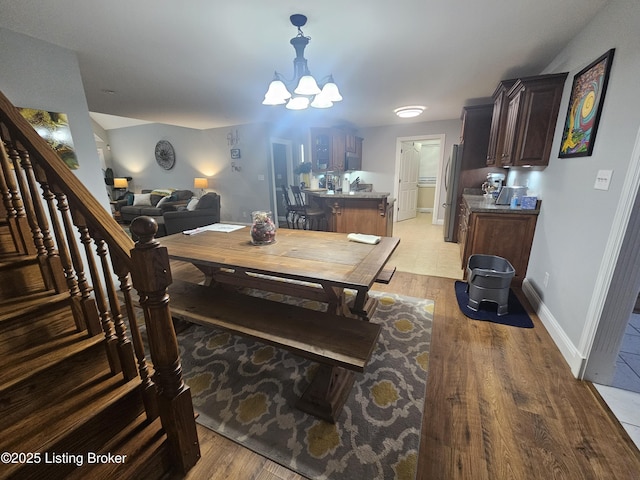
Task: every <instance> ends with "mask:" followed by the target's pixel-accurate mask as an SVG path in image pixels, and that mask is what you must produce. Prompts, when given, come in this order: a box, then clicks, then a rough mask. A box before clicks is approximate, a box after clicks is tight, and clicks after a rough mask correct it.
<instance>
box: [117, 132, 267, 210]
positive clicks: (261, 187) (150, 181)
mask: <svg viewBox="0 0 640 480" xmlns="http://www.w3.org/2000/svg"><path fill="white" fill-rule="evenodd" d="M230 133H232V134H233V135H235V134H236V133H237V135H238V137H239V138H240V142H239V143H238V144H236V145H229V142H228V139H227V136H228V135H229V134H230ZM159 140H168V141H169V142H171V144H172V145H173V148H174V150H175V154H176V163H175V166H174V167H173V168H172V169H171V170H164V169H163V168H161V167H160V166H159V165H158V164H157V162H156V160H155V156H154V151H155V145H156V143H157V142H158V141H159ZM109 142H110V145H111V156H112V162H113V169H114V174H115V176H122V177H124V176H130V177H132V180H131V182H130V183H129V189H130V190H132V191H137V192H139V191H140V190H142V189H151V188H178V189H188V190H194V189H193V179H194V178H195V177H207V178H209V190H211V191H215V192H216V193H218V194H219V195H220V197H221V199H220V203H221V219H222V220H226V221H235V222H249V221H250V214H251V212H252V211H253V210H263V209H265V208H268V209H273V206H272V204H271V203H272V200H271V196H270V194H269V191H270V190H269V158H270V156H269V155H270V154H269V132H268V129H267V127H266V125H265V124H251V125H239V126H236V127H229V128H217V129H210V130H195V129H190V128H184V127H176V126H172V125H164V124H156V123H154V124H147V125H139V126H135V127H127V128H118V129H114V130H110V131H109ZM231 148H239V149H240V152H241V158H240V159H239V160H234V162H235V164H236V165H237V166H239V167H240V169H241V170H240V171H236V170H233V169H232V167H231V161H232V160H231V155H230V149H231ZM194 193H198V192H194Z"/></svg>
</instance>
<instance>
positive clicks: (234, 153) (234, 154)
mask: <svg viewBox="0 0 640 480" xmlns="http://www.w3.org/2000/svg"><path fill="white" fill-rule="evenodd" d="M231 158H233V159H234V160H237V159H238V158H240V149H239V148H232V149H231Z"/></svg>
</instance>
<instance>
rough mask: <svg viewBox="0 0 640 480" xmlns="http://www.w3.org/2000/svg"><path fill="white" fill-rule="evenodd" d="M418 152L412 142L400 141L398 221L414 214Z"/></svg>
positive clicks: (418, 161) (412, 216)
mask: <svg viewBox="0 0 640 480" xmlns="http://www.w3.org/2000/svg"><path fill="white" fill-rule="evenodd" d="M419 170H420V152H419V151H418V148H417V147H416V146H415V144H414V142H404V143H402V151H401V155H400V175H399V179H398V182H399V185H398V217H397V219H398V221H399V222H400V221H402V220H407V219H409V218H414V217H415V216H416V210H417V206H418V173H419Z"/></svg>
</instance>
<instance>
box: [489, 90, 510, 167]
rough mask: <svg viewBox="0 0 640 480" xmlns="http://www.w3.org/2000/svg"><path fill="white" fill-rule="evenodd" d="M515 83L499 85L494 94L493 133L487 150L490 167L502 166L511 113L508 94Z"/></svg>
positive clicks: (490, 135)
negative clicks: (508, 114)
mask: <svg viewBox="0 0 640 480" xmlns="http://www.w3.org/2000/svg"><path fill="white" fill-rule="evenodd" d="M514 83H516V81H515V80H504V81H502V82H500V83H499V84H498V88H496V91H495V92H494V93H493V116H492V117H491V133H490V134H489V147H488V148H487V166H488V167H492V166H494V165H500V164H501V161H502V149H503V148H504V134H505V131H506V129H507V128H506V127H507V113H508V112H509V99H508V98H507V93H509V90H511V87H513V84H514Z"/></svg>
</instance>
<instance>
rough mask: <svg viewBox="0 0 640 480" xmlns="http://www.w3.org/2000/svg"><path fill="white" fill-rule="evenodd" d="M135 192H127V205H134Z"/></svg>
mask: <svg viewBox="0 0 640 480" xmlns="http://www.w3.org/2000/svg"><path fill="white" fill-rule="evenodd" d="M134 196H135V193H131V192H130V193H127V205H133V197H134Z"/></svg>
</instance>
